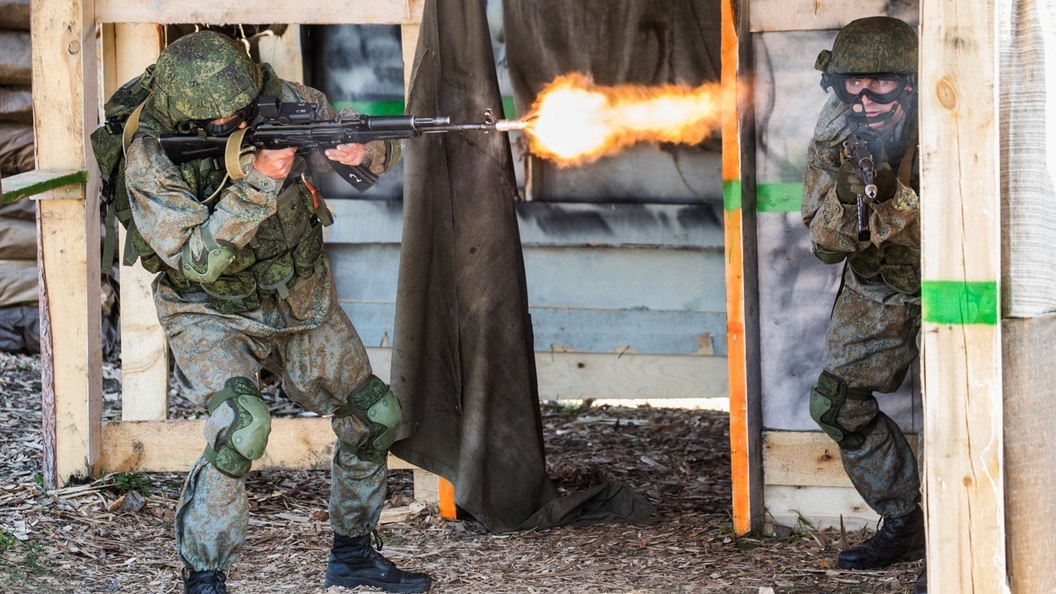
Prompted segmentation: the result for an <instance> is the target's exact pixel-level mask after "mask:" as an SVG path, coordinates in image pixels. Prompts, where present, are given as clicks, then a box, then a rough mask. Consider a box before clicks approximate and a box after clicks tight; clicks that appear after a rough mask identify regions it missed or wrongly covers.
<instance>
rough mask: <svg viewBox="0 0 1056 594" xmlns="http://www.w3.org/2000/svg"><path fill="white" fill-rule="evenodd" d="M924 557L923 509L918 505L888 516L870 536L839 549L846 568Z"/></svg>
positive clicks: (858, 567) (874, 566)
mask: <svg viewBox="0 0 1056 594" xmlns="http://www.w3.org/2000/svg"><path fill="white" fill-rule="evenodd" d="M923 557H924V510H922V509H920V507H919V506H917V507H914V508H913V511H911V512H910V513H908V514H906V515H904V516H902V517H901V518H886V519H884V525H883V527H881V528H880V530H879V531H878V532H877V533H876V535H875V536H873V537H872V538H870V539H869V540H867V541H865V542H863V543H861V544H859V545H857V546H853V547H851V548H849V549H847V550H845V551H841V552H840V558H839V560H838V561H837V563H836V564H837V565H839V566H840V567H841V568H843V569H879V568H881V567H887V566H888V565H891V564H892V563H896V562H898V561H916V560H918V559H921V558H923Z"/></svg>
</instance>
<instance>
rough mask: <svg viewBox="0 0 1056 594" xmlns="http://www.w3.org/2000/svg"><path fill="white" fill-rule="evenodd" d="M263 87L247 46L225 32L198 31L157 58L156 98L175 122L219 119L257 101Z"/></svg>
mask: <svg viewBox="0 0 1056 594" xmlns="http://www.w3.org/2000/svg"><path fill="white" fill-rule="evenodd" d="M262 85H263V78H262V75H261V72H260V69H259V68H258V67H257V65H256V64H254V63H253V61H252V60H251V59H250V57H249V54H247V53H246V48H244V47H242V46H241V45H239V44H238V42H236V41H235V40H234V39H231V38H230V37H228V36H226V35H223V34H221V33H217V32H215V31H207V30H203V31H196V32H194V33H191V34H189V35H185V36H183V37H180V38H179V39H177V40H176V41H174V42H172V43H171V44H170V45H169V46H168V47H166V48H165V51H164V52H162V53H161V55H160V56H158V61H157V66H156V68H155V70H154V102H155V105H156V106H157V108H158V109H159V110H160V111H162V112H164V113H166V114H167V115H168V116H169V117H170V118H171V119H172V120H173V121H175V122H179V121H186V120H215V119H219V118H223V117H227V116H229V115H232V114H234V113H236V112H238V111H240V110H241V109H243V108H245V107H246V106H248V105H249V104H250V103H252V102H254V101H255V100H256V99H257V95H258V94H260V90H261V87H262Z"/></svg>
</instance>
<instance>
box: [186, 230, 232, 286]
mask: <svg viewBox="0 0 1056 594" xmlns="http://www.w3.org/2000/svg"><path fill="white" fill-rule="evenodd" d="M201 233H202V244H203V247H204V249H203V250H202V253H201V254H199V255H198V256H197V257H195V255H194V250H192V249H191V242H190V241H187V243H185V244H183V250H182V251H181V253H180V271H181V272H183V275H184V276H185V277H187V280H190V281H194V282H199V283H204V284H209V283H213V282H216V279H217V278H219V277H220V275H221V274H223V272H224V271H225V270H227V267H228V266H230V265H231V263H232V262H234V261H235V248H234V246H233V245H231V244H229V243H227V242H224V243H223V244H221V243H220V242H218V241H216V240H215V239H213V234H212V233H211V232H210V231H209V230H208V228H206V227H204V226H203V227H201Z"/></svg>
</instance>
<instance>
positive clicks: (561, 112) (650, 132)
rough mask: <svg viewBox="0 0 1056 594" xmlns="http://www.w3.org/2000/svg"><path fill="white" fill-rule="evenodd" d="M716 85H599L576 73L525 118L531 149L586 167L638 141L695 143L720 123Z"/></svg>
mask: <svg viewBox="0 0 1056 594" xmlns="http://www.w3.org/2000/svg"><path fill="white" fill-rule="evenodd" d="M719 89H720V86H719V84H718V83H714V84H706V85H703V86H699V87H690V86H688V85H660V86H642V85H619V86H613V87H605V86H599V85H595V84H594V82H593V81H592V80H591V79H590V78H589V77H587V76H584V75H582V74H578V73H573V74H566V75H564V76H561V77H559V78H557V79H555V80H554V81H553V82H552V83H550V85H549V86H547V88H546V89H545V90H543V92H542V93H541V94H540V95H539V97H538V98H537V99H536V100H535V103H534V104H533V105H532V108H531V110H530V111H529V113H528V115H527V117H525V123H526V126H525V133H526V134H527V135H528V137H529V139H530V142H531V151H532V152H533V153H534V154H536V155H538V156H540V157H543V158H545V159H549V160H551V161H554V162H556V163H557V164H558V165H560V166H569V165H582V164H585V163H590V162H593V161H596V160H598V159H600V158H601V157H604V156H606V155H611V154H614V153H616V152H619V151H620V150H623V149H624V148H627V147H628V146H631V145H632V144H636V143H639V142H671V143H678V144H697V143H699V142H702V141H703V140H704V139H705V138H707V137H708V136H709V135H711V133H712V132H714V131H715V130H717V129H718V128H719V126H721V124H722V105H721V103H722V102H721V95H720V90H719Z"/></svg>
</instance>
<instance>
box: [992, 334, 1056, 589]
mask: <svg viewBox="0 0 1056 594" xmlns="http://www.w3.org/2000/svg"><path fill="white" fill-rule="evenodd" d="M1001 334H1002V338H1003V341H1002V342H1003V343H1004V346H1003V349H1002V360H1003V361H1004V371H1003V377H1002V384H1003V385H1004V395H1005V399H1004V404H1005V409H1004V419H1005V480H1007V481H1008V482H1007V483H1006V485H1005V494H1006V496H1007V506H1008V508H1007V513H1006V514H1005V518H1006V521H1007V524H1006V526H1005V530H1006V532H1007V533H1008V574H1009V581H1010V583H1009V585H1010V586H1011V587H1012V591H1013V592H1023V593H1026V592H1045V591H1048V590H1051V588H1052V585H1053V584H1056V564H1054V563H1053V562H1052V551H1054V550H1056V532H1054V531H1053V530H1052V525H1051V523H1050V522H1048V521H1039V519H1041V518H1048V516H1049V514H1050V513H1051V510H1052V502H1053V500H1054V499H1056V454H1054V452H1053V449H1052V439H1051V437H1050V430H1051V429H1050V428H1051V427H1052V426H1053V425H1054V424H1056V411H1054V410H1053V407H1052V403H1053V402H1054V401H1056V383H1054V382H1053V381H1052V345H1053V344H1056V314H1049V315H1045V316H1039V317H1036V318H1028V319H1005V320H1002V322H1001Z"/></svg>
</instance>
